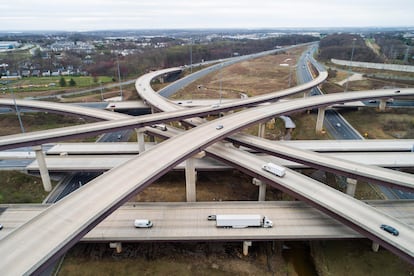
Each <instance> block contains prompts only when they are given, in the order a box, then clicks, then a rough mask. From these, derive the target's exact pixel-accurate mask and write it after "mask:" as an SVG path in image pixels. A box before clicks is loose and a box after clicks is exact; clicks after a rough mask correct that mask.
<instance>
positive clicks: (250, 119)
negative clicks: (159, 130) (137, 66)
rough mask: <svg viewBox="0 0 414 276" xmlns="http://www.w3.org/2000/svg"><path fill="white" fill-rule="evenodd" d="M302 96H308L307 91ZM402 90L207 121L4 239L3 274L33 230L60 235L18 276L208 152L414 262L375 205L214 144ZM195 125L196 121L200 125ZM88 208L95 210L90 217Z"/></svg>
mask: <svg viewBox="0 0 414 276" xmlns="http://www.w3.org/2000/svg"><path fill="white" fill-rule="evenodd" d="M161 73H163V72H161ZM153 77H154V76H151V74H150V75H148V76H144V77H143V78H140V79H139V80H137V88H138V90H139V87H142V91H143V90H146V91H147V92H150V90H152V89H151V88H150V87H149V86H148V84H149V82H147V79H146V78H149V79H151V78H153ZM312 85H314V84H312ZM144 86H145V87H144ZM305 89H307V88H305ZM293 90H294V89H293ZM298 90H300V88H298ZM301 91H303V88H302V90H301ZM394 92H395V91H390V90H378V91H366V92H355V93H354V92H353V93H346V94H337V95H328V96H316V97H312V98H306V99H298V100H295V101H292V102H283V103H272V104H269V105H264V106H259V107H255V108H250V109H247V110H244V111H242V112H238V113H234V114H231V115H227V116H224V117H222V118H220V119H217V120H215V121H212V122H207V123H203V124H202V125H200V126H197V127H195V128H193V129H191V130H188V131H186V132H184V133H182V134H179V135H177V136H175V137H173V138H170V139H169V140H167V141H165V142H163V143H161V144H159V145H158V146H157V147H154V148H152V149H150V150H148V151H146V152H144V153H142V154H140V155H139V156H138V157H136V158H133V159H132V160H131V161H129V162H127V163H126V164H124V165H121V166H119V167H117V168H115V169H113V170H110V171H109V172H107V173H106V174H104V175H103V176H101V177H98V178H97V179H95V180H93V181H92V182H91V183H89V184H88V185H86V186H84V187H82V188H81V189H80V190H78V191H76V192H74V193H73V194H71V195H70V196H68V197H67V198H65V199H64V200H62V201H60V202H58V203H57V204H55V205H53V206H52V207H50V208H48V209H47V210H46V211H44V212H43V213H42V215H41V216H39V217H36V218H35V219H34V220H32V221H31V222H30V223H27V224H25V225H24V226H23V227H20V228H19V229H17V230H16V231H14V232H13V233H12V234H10V235H9V236H8V237H7V238H6V239H3V240H1V241H0V248H1V249H2V250H7V251H8V252H13V253H11V254H10V255H8V256H6V258H4V259H3V260H2V261H1V262H0V268H1V269H2V271H7V270H3V269H12V268H10V267H9V266H7V264H10V263H13V261H16V260H18V259H19V256H22V254H24V253H23V248H22V247H25V248H27V246H28V245H27V244H25V246H23V245H19V244H20V243H21V242H22V241H25V240H27V239H28V237H32V235H33V233H36V235H37V234H38V235H39V236H38V239H36V240H42V239H46V236H49V237H50V235H51V233H53V235H52V236H53V238H49V239H48V242H47V243H42V242H39V241H37V243H36V241H34V239H30V248H33V250H34V251H36V252H33V254H32V255H33V256H28V257H27V260H25V265H24V266H20V267H19V268H13V269H18V271H17V270H16V271H13V270H10V271H11V272H12V274H13V272H16V273H19V272H21V273H25V272H29V273H30V272H33V271H36V270H37V269H39V268H41V267H42V266H43V265H44V264H45V263H47V262H48V261H49V260H50V259H51V258H55V257H56V256H58V255H59V254H62V252H63V251H64V250H65V249H66V248H68V246H70V245H72V244H74V243H75V242H76V241H78V240H79V239H80V238H81V237H82V236H83V235H84V234H85V233H86V232H87V231H89V230H90V229H92V228H93V226H95V225H96V224H97V223H99V222H100V221H101V220H102V219H103V218H105V217H106V216H107V215H109V214H110V213H111V212H112V211H114V210H115V209H117V207H119V206H120V205H121V204H122V203H124V202H125V201H126V200H127V199H128V198H129V197H131V196H132V195H134V194H136V193H137V192H139V191H141V190H142V189H144V188H145V187H146V186H148V185H150V184H151V183H152V182H153V181H154V180H155V179H157V178H159V177H160V176H161V175H163V174H164V173H166V172H167V171H169V170H170V169H172V168H173V167H174V166H175V165H176V164H178V163H180V162H182V161H183V160H185V159H187V158H188V157H190V156H192V155H194V154H195V153H197V152H200V151H203V150H206V152H207V153H208V154H209V155H212V156H215V157H216V158H218V159H220V160H222V161H223V162H226V163H230V164H232V165H234V166H235V167H237V168H240V169H241V170H243V171H245V172H247V173H249V174H250V175H253V176H255V177H257V178H259V179H261V180H264V181H266V183H268V184H270V185H272V186H276V187H277V188H279V189H281V190H283V191H285V192H287V193H289V194H291V195H294V196H295V197H296V198H299V199H302V200H304V201H306V202H308V203H309V204H311V205H312V206H315V207H316V208H318V209H320V210H322V211H323V212H325V213H327V214H329V215H331V216H332V217H334V218H337V219H338V220H339V221H341V222H345V223H346V224H347V225H349V226H351V227H352V228H353V229H355V230H356V231H358V232H359V233H361V234H363V235H364V236H367V237H369V238H371V239H372V240H374V241H377V242H379V243H380V244H381V245H383V246H385V247H387V248H388V249H390V250H391V251H393V252H395V253H396V254H398V255H400V256H402V257H404V258H405V259H407V260H408V261H410V262H412V261H413V252H414V251H413V248H412V247H413V246H414V241H413V238H412V236H413V235H412V232H413V229H412V227H410V226H408V225H406V224H405V223H402V222H400V221H399V220H397V219H395V218H393V217H389V216H386V215H384V214H382V213H381V212H378V211H376V210H375V209H374V208H370V207H368V206H367V205H366V204H364V203H361V202H359V201H357V200H354V199H352V198H350V197H349V196H346V195H343V194H341V193H339V192H338V191H336V190H332V189H330V188H328V187H326V186H325V185H322V184H320V183H319V182H317V181H314V180H311V179H308V178H306V177H304V176H303V175H301V174H298V173H295V172H294V171H291V170H288V171H287V174H286V176H285V177H283V178H278V177H275V176H273V175H269V174H266V173H265V172H263V171H262V170H261V169H260V168H261V165H262V163H263V161H262V160H261V159H259V158H257V157H255V156H253V155H251V154H248V153H246V152H242V151H240V150H237V149H236V148H231V147H224V146H223V145H220V144H214V143H215V142H217V141H219V140H222V139H224V138H225V137H227V136H229V135H230V134H232V133H235V132H237V131H239V130H240V129H242V128H244V127H246V126H248V125H251V124H255V123H257V122H260V121H263V120H267V119H270V118H272V117H274V116H276V115H282V114H288V113H291V112H294V111H299V110H304V109H307V108H312V107H315V106H328V105H331V104H333V103H337V102H346V101H354V100H359V99H370V98H387V97H390V96H395V95H394V94H393V93H394ZM281 94H283V93H281ZM413 94H414V92H413V90H412V89H405V90H404V89H402V90H401V91H400V93H399V94H398V96H407V95H413ZM282 96H283V95H278V96H275V95H273V96H270V97H269V98H267V99H262V98H260V99H255V100H256V102H255V101H254V100H251V99H248V100H245V101H239V102H238V103H228V104H223V105H221V106H220V107H218V108H217V109H216V108H214V110H211V109H212V108H211V107H206V108H195V109H191V111H188V110H183V111H172V110H171V111H168V112H164V113H156V114H153V115H148V116H142V117H145V118H141V117H140V118H137V119H129V118H128V119H117V120H113V121H109V122H101V123H95V124H90V125H88V127H82V126H80V127H75V128H65V129H61V130H59V131H55V132H52V131H46V132H38V133H31V134H30V133H29V134H24V135H13V136H6V137H1V138H0V147H1V148H3V149H6V148H13V147H18V146H21V145H34V144H38V143H44V142H45V141H54V139H55V140H58V139H60V140H61V139H62V137H71V136H76V135H84V134H87V133H89V134H90V133H99V132H105V131H108V129H111V130H119V129H124V128H129V127H142V126H145V125H151V124H153V123H159V122H164V121H172V120H176V119H185V118H193V117H194V116H201V115H205V114H208V113H210V112H217V111H226V110H230V109H233V108H239V107H242V106H251V105H257V104H258V103H262V102H266V101H269V100H270V101H274V100H275V98H276V99H277V98H280V97H282ZM272 97H273V98H272ZM146 100H147V101H148V102H150V103H151V105H154V106H155V108H156V109H159V110H163V109H164V108H162V107H161V105H162V103H160V102H156V103H155V102H154V101H158V100H151V99H149V98H146ZM171 109H172V108H171ZM190 120H191V121H192V122H196V121H199V120H198V119H190ZM191 121H190V123H192V122H191ZM218 124H220V125H223V126H224V128H223V129H220V130H217V129H216V126H217V125H218ZM88 128H92V129H88ZM75 132H77V133H75ZM161 155H162V156H165V158H164V160H162V162H160V160H159V158H157V156H161ZM240 160H242V162H240ZM137 170H142V171H146V174H145V175H136V173H135V171H137ZM114 182H121V183H123V187H122V189H120V188H119V187H117V188H115V187H113V186H114V185H111V183H114ZM410 183H411V185H412V183H413V182H412V180H409V182H408V183H406V184H410ZM98 186H99V187H100V189H99V193H97V192H96V191H97V190H96V189H97V187H98ZM87 196H89V197H91V199H92V200H93V201H94V202H96V204H95V205H94V206H93V207H92V206H89V207H88V204H87V201H89V200H91V199H90V198H88V199H86V198H87ZM63 210H73V212H70V213H66V215H65V216H64V217H63V218H62V217H61V214H62V212H63ZM77 210H82V212H81V213H80V212H79V211H77ZM85 210H87V212H86V211H85ZM351 210H353V211H351ZM382 223H387V224H390V225H394V226H396V227H397V228H398V229H399V230H400V233H401V234H400V236H399V237H393V236H391V235H389V234H387V233H385V232H384V231H382V230H381V229H379V227H378V225H380V224H382ZM38 229H42V232H43V233H38V232H39V231H38ZM45 235H46V236H45ZM25 237H26V238H25Z"/></svg>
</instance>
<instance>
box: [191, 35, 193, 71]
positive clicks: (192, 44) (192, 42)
mask: <svg viewBox="0 0 414 276" xmlns="http://www.w3.org/2000/svg"><path fill="white" fill-rule="evenodd" d="M190 73H193V39H192V38H190Z"/></svg>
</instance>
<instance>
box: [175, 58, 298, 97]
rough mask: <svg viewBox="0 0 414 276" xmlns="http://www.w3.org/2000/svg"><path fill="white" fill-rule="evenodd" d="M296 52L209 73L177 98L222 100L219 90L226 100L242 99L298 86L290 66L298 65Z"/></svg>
mask: <svg viewBox="0 0 414 276" xmlns="http://www.w3.org/2000/svg"><path fill="white" fill-rule="evenodd" d="M296 58H297V57H296V53H286V54H277V55H270V56H266V57H262V58H258V59H255V60H251V61H244V62H240V63H237V64H234V65H231V66H228V67H224V68H222V69H221V70H219V71H217V72H214V73H212V74H209V75H208V76H205V77H203V78H201V79H199V80H197V81H196V82H195V83H192V84H190V85H188V86H187V87H185V88H184V89H182V90H181V91H179V92H178V93H176V94H175V95H174V96H173V98H174V99H190V98H191V97H193V98H196V99H208V98H210V99H211V98H213V99H214V98H219V97H220V87H221V96H222V97H223V98H239V97H240V93H244V94H247V95H248V96H256V95H262V94H265V93H269V92H274V91H278V90H282V89H285V88H288V87H289V72H290V71H291V73H290V77H291V86H293V85H295V83H296V79H295V76H296V73H295V71H294V70H293V69H292V70H290V68H289V67H288V66H281V64H286V63H289V64H292V65H294V64H296Z"/></svg>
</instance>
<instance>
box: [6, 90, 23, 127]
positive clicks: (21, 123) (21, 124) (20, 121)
mask: <svg viewBox="0 0 414 276" xmlns="http://www.w3.org/2000/svg"><path fill="white" fill-rule="evenodd" d="M8 84H9V89H10V93H11V95H12V97H13V103H14V108H15V109H16V113H17V118H18V119H19V124H20V129H21V131H22V133H24V127H23V121H22V118H21V116H20V110H19V108H18V107H17V103H16V97H15V96H14V93H13V87H12V86H11V85H10V83H8Z"/></svg>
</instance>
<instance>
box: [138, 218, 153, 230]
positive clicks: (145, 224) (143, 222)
mask: <svg viewBox="0 0 414 276" xmlns="http://www.w3.org/2000/svg"><path fill="white" fill-rule="evenodd" d="M134 226H135V228H151V227H152V221H150V220H149V219H136V220H135V221H134Z"/></svg>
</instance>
